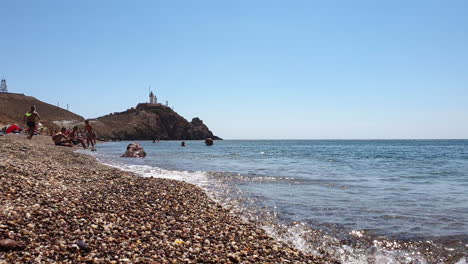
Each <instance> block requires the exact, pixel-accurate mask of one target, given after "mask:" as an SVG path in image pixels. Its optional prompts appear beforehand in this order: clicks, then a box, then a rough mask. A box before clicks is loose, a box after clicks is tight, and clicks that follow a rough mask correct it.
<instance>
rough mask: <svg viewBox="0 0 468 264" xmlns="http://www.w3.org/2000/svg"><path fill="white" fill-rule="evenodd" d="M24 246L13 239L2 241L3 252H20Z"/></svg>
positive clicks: (0, 246)
mask: <svg viewBox="0 0 468 264" xmlns="http://www.w3.org/2000/svg"><path fill="white" fill-rule="evenodd" d="M23 248H24V246H23V245H22V244H20V243H18V242H16V241H14V240H11V239H2V240H0V250H1V251H9V250H20V249H23Z"/></svg>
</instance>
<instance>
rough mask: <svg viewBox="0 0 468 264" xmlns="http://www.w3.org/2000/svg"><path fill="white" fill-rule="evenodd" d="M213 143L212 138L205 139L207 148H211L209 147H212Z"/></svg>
mask: <svg viewBox="0 0 468 264" xmlns="http://www.w3.org/2000/svg"><path fill="white" fill-rule="evenodd" d="M213 143H214V142H213V139H212V138H207V139H206V140H205V144H206V145H207V146H211V145H213Z"/></svg>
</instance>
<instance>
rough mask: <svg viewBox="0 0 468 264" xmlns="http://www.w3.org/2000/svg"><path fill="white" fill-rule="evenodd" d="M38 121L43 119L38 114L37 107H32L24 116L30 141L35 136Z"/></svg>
mask: <svg viewBox="0 0 468 264" xmlns="http://www.w3.org/2000/svg"><path fill="white" fill-rule="evenodd" d="M36 119H38V120H41V117H40V116H39V114H38V113H37V112H36V107H35V106H31V109H30V110H29V111H28V112H27V113H26V114H24V122H26V125H27V126H28V132H29V135H28V139H31V138H32V137H33V136H34V130H36Z"/></svg>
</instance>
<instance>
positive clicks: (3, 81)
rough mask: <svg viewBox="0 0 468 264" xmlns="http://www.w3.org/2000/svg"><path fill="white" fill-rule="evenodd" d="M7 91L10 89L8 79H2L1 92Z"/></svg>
mask: <svg viewBox="0 0 468 264" xmlns="http://www.w3.org/2000/svg"><path fill="white" fill-rule="evenodd" d="M7 92H8V90H7V85H6V80H5V79H2V81H1V83H0V93H7Z"/></svg>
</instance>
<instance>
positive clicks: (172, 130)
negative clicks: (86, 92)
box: [92, 104, 220, 140]
mask: <svg viewBox="0 0 468 264" xmlns="http://www.w3.org/2000/svg"><path fill="white" fill-rule="evenodd" d="M92 124H93V126H94V127H95V128H96V131H97V133H98V137H99V138H102V139H112V140H153V139H162V140H164V139H173V140H201V139H206V138H209V137H210V138H213V139H220V138H219V137H217V136H215V135H213V132H211V131H210V130H209V129H208V127H207V126H206V125H205V124H204V123H203V121H202V120H200V118H198V117H195V118H193V119H192V121H191V122H189V121H187V120H186V119H185V118H183V117H182V116H180V115H179V114H177V113H176V112H175V111H174V110H172V109H171V108H170V107H167V106H165V105H162V104H139V105H137V107H135V108H131V109H128V110H126V111H124V112H116V113H113V114H109V115H106V116H102V117H99V118H96V119H94V120H92Z"/></svg>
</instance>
